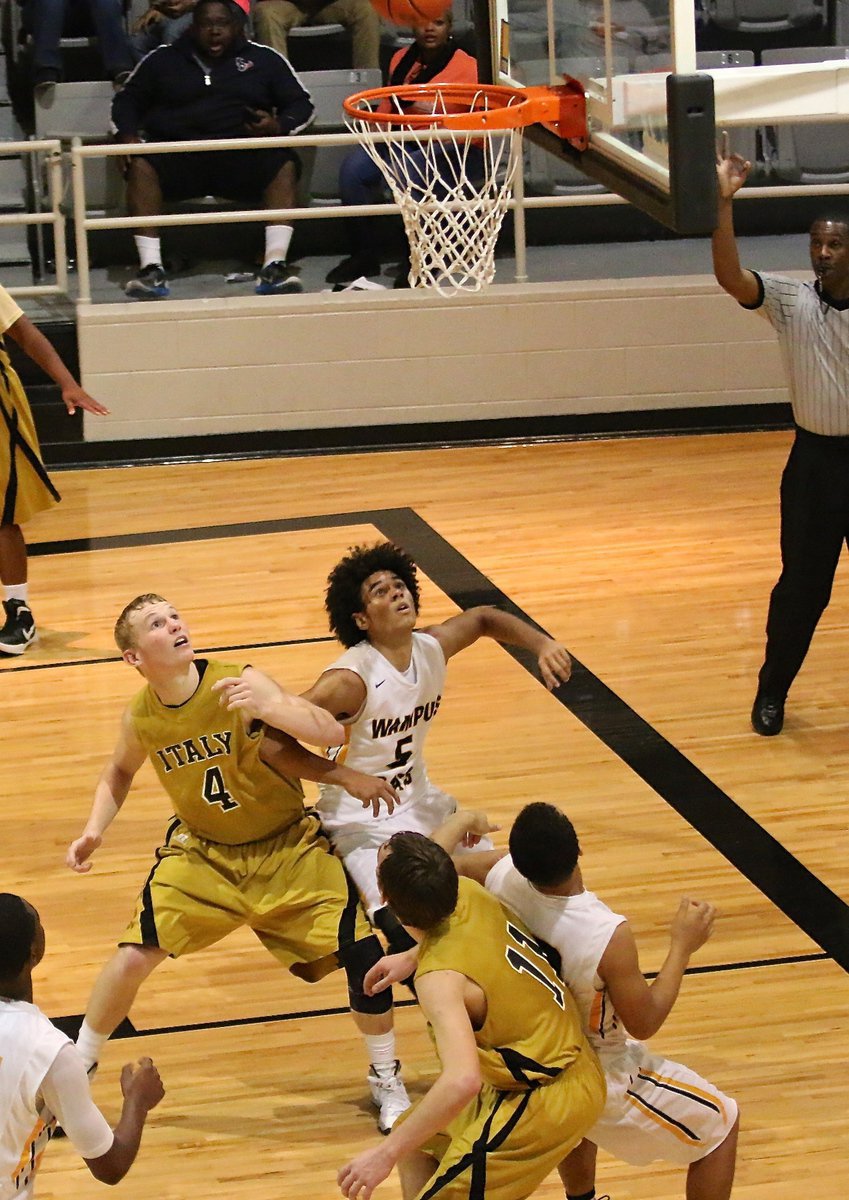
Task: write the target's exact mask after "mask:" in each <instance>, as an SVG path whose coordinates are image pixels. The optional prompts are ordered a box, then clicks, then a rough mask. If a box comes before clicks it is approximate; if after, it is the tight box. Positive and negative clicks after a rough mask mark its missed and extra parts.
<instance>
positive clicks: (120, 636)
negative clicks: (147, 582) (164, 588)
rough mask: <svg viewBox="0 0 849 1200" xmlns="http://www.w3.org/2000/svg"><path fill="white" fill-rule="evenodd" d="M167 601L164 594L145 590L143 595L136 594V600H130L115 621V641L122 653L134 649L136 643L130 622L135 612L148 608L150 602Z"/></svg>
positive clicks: (165, 602)
mask: <svg viewBox="0 0 849 1200" xmlns="http://www.w3.org/2000/svg"><path fill="white" fill-rule="evenodd" d="M167 603H168V601H167V600H166V599H165V597H164V596H157V595H156V593H155V592H145V594H144V595H143V596H136V598H135V600H131V601H130V603H129V604H128V605H127V607H126V608H125V609H124V611H123V612H122V613H121V615H120V617H119V618H118V620H117V621H116V622H115V641H116V642H117V644H118V649H119V650H120V651H121V653H122V654H123V653H124V651H125V650H132V649H133V648H134V646H135V644H136V643H135V637H134V635H133V627H132V625H131V623H130V618H131V617H132V615H133V613H137V612H138V611H139V609H140V608H147V606H148V604H167Z"/></svg>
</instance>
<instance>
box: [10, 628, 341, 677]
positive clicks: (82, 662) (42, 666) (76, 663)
mask: <svg viewBox="0 0 849 1200" xmlns="http://www.w3.org/2000/svg"><path fill="white" fill-rule="evenodd" d="M327 642H330V643H332V644H333V645H336V638H334V637H331V636H330V634H327V636H326V637H304V638H283V639H280V640H279V641H273V642H243V643H241V644H240V645H227V646H204V647H203V648H199V649H198V651H197V653H198V654H235V653H236V652H237V651H239V650H269V649H274V648H275V647H277V646H317V645H320V644H322V643H327ZM120 661H121V656H120V655H119V654H108V655H107V656H106V657H105V658H73V659H68V660H67V661H66V662H49V663H23V664H22V665H21V666H14V667H4V668H3V670H6V671H13V672H17V671H57V670H64V668H66V667H96V666H98V665H99V664H101V663H114V662H120ZM0 676H2V670H0Z"/></svg>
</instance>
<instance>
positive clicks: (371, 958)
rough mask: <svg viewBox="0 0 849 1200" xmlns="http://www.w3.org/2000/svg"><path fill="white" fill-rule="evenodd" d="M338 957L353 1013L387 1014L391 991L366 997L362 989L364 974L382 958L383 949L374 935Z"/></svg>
mask: <svg viewBox="0 0 849 1200" xmlns="http://www.w3.org/2000/svg"><path fill="white" fill-rule="evenodd" d="M339 957H340V959H341V961H342V966H343V967H344V968H345V974H346V975H347V976H348V1000H349V1001H350V1004H351V1008H352V1009H353V1010H354V1012H358V1013H374V1014H380V1013H386V1012H389V1010H390V1008H391V1007H392V990H391V989H390V988H387V990H386V991H384V992H378V994H377V995H376V996H367V995H366V993H365V991H364V989H363V980H364V979H365V977H366V973H367V972H368V971H369V970H370V969H371V968H372V967H373V966H374V964H375V963H376V962H379V961H380V959H381V958H383V947H382V946H381V944H380V942H379V941H378V940H377V938H376V937H375V936H374V934H372V936H371V937H367V938H363V939H362V940H361V941H359V942H354V943H353V944H352V945H350V946H348V947H347V949H345V950H344V951H340V953H339Z"/></svg>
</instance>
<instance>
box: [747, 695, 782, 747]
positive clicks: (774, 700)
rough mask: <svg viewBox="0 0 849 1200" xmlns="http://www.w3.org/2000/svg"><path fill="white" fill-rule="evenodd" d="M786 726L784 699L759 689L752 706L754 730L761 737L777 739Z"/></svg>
mask: <svg viewBox="0 0 849 1200" xmlns="http://www.w3.org/2000/svg"><path fill="white" fill-rule="evenodd" d="M783 726H784V697H783V696H776V695H774V694H772V695H771V694H770V693H769V692H763V691H761V689H760V688H758V694H757V696H755V703H754V705H753V706H752V729H754V731H755V733H759V734H760V735H761V737H775V735H776V734H777V733H781V730H782V728H783Z"/></svg>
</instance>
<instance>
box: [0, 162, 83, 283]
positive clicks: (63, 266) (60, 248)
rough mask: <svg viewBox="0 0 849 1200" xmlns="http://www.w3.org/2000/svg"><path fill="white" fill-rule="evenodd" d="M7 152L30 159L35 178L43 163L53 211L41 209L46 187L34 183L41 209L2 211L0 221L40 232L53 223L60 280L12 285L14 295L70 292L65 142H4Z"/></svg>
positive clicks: (57, 274) (48, 195)
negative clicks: (65, 211) (64, 158)
mask: <svg viewBox="0 0 849 1200" xmlns="http://www.w3.org/2000/svg"><path fill="white" fill-rule="evenodd" d="M3 154H4V155H13V154H20V156H21V159H22V160H24V159H26V160H27V168H28V171H27V174H28V177H29V178H30V179H31V180H32V181H33V182H34V184H35V182H36V181H37V180H38V174H39V172H40V170H41V166H42V163H43V165H44V169H45V171H46V174H47V199H48V202H49V211H48V212H44V211H41V201H42V199H43V189H42V188H41V187H40V186H34V187H33V192H34V194H35V195H36V196H37V197H38V201H39V203H38V205H37V208H38V211H36V212H22V213H2V214H0V225H4V226H8V225H24V226H26V227H29V226H33V227H34V228H35V230H36V234H37V236H39V238H40V236H41V232H42V230H43V228H44V226H45V225H51V226H52V227H53V244H54V246H55V247H56V282H55V283H34V284H29V285H21V286H20V287H9V288H8V291H9V292H11V294H12V295H13V296H67V294H68V253H67V248H66V245H65V214H64V213H63V212H62V196H63V192H64V179H63V171H62V143H61V142H60V141H59V140H58V138H42V139H40V140H37V141H36V140H33V141H29V142H3Z"/></svg>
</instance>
